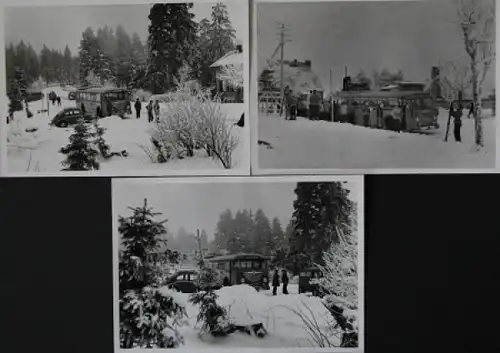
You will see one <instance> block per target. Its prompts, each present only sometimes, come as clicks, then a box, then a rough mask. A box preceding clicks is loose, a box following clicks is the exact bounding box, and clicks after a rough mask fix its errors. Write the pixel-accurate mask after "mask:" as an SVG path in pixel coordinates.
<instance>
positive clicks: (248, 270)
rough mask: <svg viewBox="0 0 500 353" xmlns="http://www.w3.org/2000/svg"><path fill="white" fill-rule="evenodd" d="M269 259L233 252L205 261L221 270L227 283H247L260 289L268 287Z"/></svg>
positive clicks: (257, 255)
mask: <svg viewBox="0 0 500 353" xmlns="http://www.w3.org/2000/svg"><path fill="white" fill-rule="evenodd" d="M269 260H270V258H269V257H267V256H263V255H259V254H233V255H223V256H216V257H212V258H208V259H207V262H208V263H209V264H210V265H211V267H212V268H214V269H218V270H221V271H223V273H224V277H225V278H224V283H226V284H227V285H236V284H248V285H250V286H252V287H254V288H255V289H257V290H258V291H260V290H261V289H265V290H268V289H269V265H268V263H269Z"/></svg>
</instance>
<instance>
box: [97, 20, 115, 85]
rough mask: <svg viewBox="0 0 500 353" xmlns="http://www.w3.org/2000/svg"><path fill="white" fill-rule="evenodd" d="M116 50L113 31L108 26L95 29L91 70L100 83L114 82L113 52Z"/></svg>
mask: <svg viewBox="0 0 500 353" xmlns="http://www.w3.org/2000/svg"><path fill="white" fill-rule="evenodd" d="M115 51H116V40H115V36H114V33H113V31H112V30H111V28H109V27H108V26H104V28H99V29H98V30H97V42H96V48H95V55H94V57H93V60H94V63H93V71H94V73H95V74H96V76H97V77H99V80H100V83H101V84H103V85H104V84H107V83H114V82H115V81H116V77H115V75H114V72H113V58H112V57H113V54H114V53H115Z"/></svg>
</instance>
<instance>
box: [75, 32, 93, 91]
mask: <svg viewBox="0 0 500 353" xmlns="http://www.w3.org/2000/svg"><path fill="white" fill-rule="evenodd" d="M96 40H97V39H96V37H95V35H94V31H93V30H92V28H90V27H89V28H87V29H86V30H85V31H84V32H83V33H82V39H81V40H80V48H79V52H78V57H79V72H80V83H81V84H83V85H89V84H90V83H89V82H88V81H87V79H88V75H89V73H90V72H91V71H92V70H93V69H94V60H93V56H94V47H95V45H96Z"/></svg>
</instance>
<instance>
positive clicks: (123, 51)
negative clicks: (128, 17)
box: [114, 26, 133, 87]
mask: <svg viewBox="0 0 500 353" xmlns="http://www.w3.org/2000/svg"><path fill="white" fill-rule="evenodd" d="M115 37H116V48H115V50H116V51H115V53H114V71H115V77H116V84H117V85H118V86H120V87H128V86H129V85H130V83H131V81H132V74H133V71H132V70H133V57H132V55H133V50H132V40H131V39H130V36H129V35H128V33H127V32H126V31H125V29H124V28H123V26H118V27H116V31H115Z"/></svg>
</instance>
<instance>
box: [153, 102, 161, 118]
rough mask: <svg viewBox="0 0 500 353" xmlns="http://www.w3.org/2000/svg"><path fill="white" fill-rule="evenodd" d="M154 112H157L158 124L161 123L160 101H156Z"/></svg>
mask: <svg viewBox="0 0 500 353" xmlns="http://www.w3.org/2000/svg"><path fill="white" fill-rule="evenodd" d="M154 111H155V118H156V122H159V121H160V102H158V100H156V101H155V105H154Z"/></svg>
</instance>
